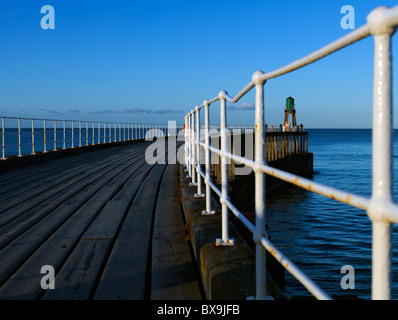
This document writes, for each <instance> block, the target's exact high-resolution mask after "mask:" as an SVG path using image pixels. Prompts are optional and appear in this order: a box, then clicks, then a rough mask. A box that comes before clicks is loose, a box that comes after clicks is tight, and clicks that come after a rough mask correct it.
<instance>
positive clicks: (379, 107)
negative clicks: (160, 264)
mask: <svg viewBox="0 0 398 320" xmlns="http://www.w3.org/2000/svg"><path fill="white" fill-rule="evenodd" d="M397 25H398V6H395V7H393V8H387V7H378V8H376V9H374V10H373V11H372V12H371V13H370V14H369V15H368V16H367V24H366V25H364V26H362V27H360V28H358V29H356V30H354V31H352V32H350V33H348V34H347V35H345V36H343V37H341V38H340V39H338V40H336V41H334V42H332V43H330V44H328V45H326V46H324V47H322V48H321V49H319V50H317V51H315V52H313V53H311V54H309V55H307V56H305V57H303V58H301V59H299V60H296V61H294V62H292V63H289V64H287V65H285V66H283V67H281V68H278V69H276V70H274V71H271V72H267V73H264V72H262V71H256V72H255V73H254V74H253V76H252V80H251V81H250V83H249V84H247V85H246V86H245V87H244V88H243V89H242V90H241V91H240V92H239V93H238V94H237V95H236V96H235V97H231V96H230V95H229V94H228V93H227V91H225V90H222V91H220V92H219V93H218V95H217V96H216V97H214V98H213V99H210V100H207V99H206V100H204V101H203V104H201V105H198V106H196V107H195V108H194V109H193V110H191V111H190V112H189V113H188V114H187V115H186V116H185V126H186V128H187V130H186V132H185V140H186V143H185V152H186V157H185V164H186V166H187V169H188V177H191V178H192V183H191V185H194V186H197V188H198V192H197V194H196V196H206V210H204V211H203V213H204V214H212V213H214V211H213V210H211V207H210V197H211V189H212V190H214V191H215V193H216V194H217V195H218V197H219V198H220V203H221V207H222V227H221V233H222V238H221V239H217V241H216V244H218V245H233V240H232V239H229V231H228V209H229V210H231V211H232V212H233V213H234V214H235V215H236V216H237V217H238V219H240V220H241V221H242V222H243V224H244V225H245V226H246V227H247V228H248V229H249V230H250V231H251V232H252V233H253V240H254V242H255V244H256V298H257V299H264V298H265V297H266V288H265V287H266V278H265V277H266V272H265V252H264V248H265V249H266V250H268V251H269V252H271V253H272V254H273V255H274V257H275V258H276V259H277V260H278V261H279V262H280V263H281V264H282V265H283V266H284V267H285V268H286V269H287V270H288V271H289V272H290V273H292V275H293V276H295V277H296V279H298V280H299V281H300V282H301V283H302V284H303V285H304V286H305V287H306V288H307V289H308V290H309V291H310V292H311V293H312V294H313V295H314V296H315V297H316V298H318V299H331V297H330V296H329V295H328V294H327V293H325V292H324V291H323V290H321V289H320V288H319V287H318V286H317V285H316V284H315V283H314V282H313V281H312V280H311V279H309V278H308V277H306V276H305V275H304V274H303V273H302V272H301V270H299V269H298V268H297V267H296V266H295V265H294V264H292V262H291V261H290V260H288V259H287V258H286V257H285V256H284V255H283V254H282V253H281V252H280V251H279V250H278V249H277V248H276V247H274V246H273V245H272V243H271V242H270V241H269V240H268V237H267V234H266V232H265V180H264V174H268V175H272V176H274V177H277V178H279V179H282V180H284V181H286V182H289V183H292V184H294V185H296V186H299V187H301V188H305V189H307V190H310V191H311V192H316V193H319V194H321V195H324V196H327V197H329V198H332V199H334V200H337V201H340V202H343V203H346V204H349V205H351V206H354V207H357V208H360V209H363V210H366V211H367V213H368V216H369V218H370V220H371V222H372V225H373V230H374V231H373V247H372V251H373V258H372V299H390V298H391V227H390V226H391V223H398V206H397V205H396V204H394V203H393V200H392V193H391V192H392V191H391V185H392V165H391V163H392V117H391V114H392V105H391V95H392V94H391V69H392V68H391V36H392V35H393V33H394V31H395V28H396V26H397ZM370 35H373V36H374V41H375V55H374V57H375V58H374V89H373V90H374V98H373V151H372V155H373V183H372V185H373V192H372V197H371V198H370V199H367V198H364V197H361V196H358V195H355V194H350V193H347V192H344V191H341V190H338V189H334V188H330V187H327V186H325V185H322V184H319V183H315V182H313V181H311V180H309V179H304V178H302V177H299V176H297V175H294V174H291V173H288V172H284V171H282V170H278V169H275V168H272V167H270V166H268V165H266V163H265V157H264V150H265V148H264V145H265V132H264V131H265V130H264V95H263V91H264V84H265V83H266V81H267V80H269V79H272V78H276V77H279V76H281V75H284V74H287V73H290V72H292V71H295V70H297V69H300V68H302V67H304V66H307V65H309V64H311V63H313V62H315V61H317V60H320V59H322V58H324V57H326V56H328V55H330V54H332V53H334V52H336V51H338V50H340V49H343V48H345V47H347V46H349V45H351V44H353V43H355V42H358V41H359V40H361V39H364V38H366V37H368V36H370ZM253 88H256V109H255V110H256V111H255V139H256V140H255V147H256V150H255V160H254V161H253V160H249V159H247V158H244V157H240V156H238V155H234V154H232V153H230V152H229V150H228V148H227V145H226V139H227V137H226V128H227V119H226V118H227V117H226V101H229V102H231V103H236V102H237V101H239V100H240V99H241V98H242V97H243V96H244V95H245V94H246V93H248V92H249V91H250V90H251V89H253ZM218 100H220V114H221V116H220V118H221V119H220V120H221V121H220V122H221V148H220V149H218V148H214V147H212V146H211V145H210V136H209V125H210V120H209V107H210V105H211V104H212V103H214V102H216V101H218ZM202 108H205V142H204V143H203V142H201V141H200V138H199V132H197V131H199V128H200V111H201V109H202ZM195 115H196V129H195ZM195 131H196V132H195ZM195 147H196V148H195ZM200 147H201V148H203V149H204V150H205V160H206V172H205V173H203V171H202V169H201V163H200V161H201V157H200ZM210 151H211V152H214V153H216V154H218V155H219V156H220V157H221V189H222V190H219V189H218V188H217V187H216V186H215V185H214V184H213V183H212V180H211V177H210V170H209V166H210ZM227 158H229V159H231V160H234V161H237V162H239V163H241V164H244V165H247V166H249V167H251V168H252V169H253V170H254V172H255V207H256V209H255V211H256V212H255V214H256V223H255V225H253V224H252V223H250V222H249V221H248V220H247V219H246V218H245V217H244V215H243V214H242V213H241V212H240V211H239V210H238V209H236V207H235V206H234V205H233V204H232V203H231V202H230V201H229V196H228V175H227V170H228V163H227V162H226V159H227ZM202 178H203V179H204V181H205V184H206V194H205V195H202V191H201V179H202ZM286 261H288V263H286Z"/></svg>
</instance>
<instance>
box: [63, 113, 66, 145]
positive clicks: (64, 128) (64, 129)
mask: <svg viewBox="0 0 398 320" xmlns="http://www.w3.org/2000/svg"><path fill="white" fill-rule="evenodd" d="M63 131H64V132H63V134H64V145H63V149H66V126H65V120H64V121H63Z"/></svg>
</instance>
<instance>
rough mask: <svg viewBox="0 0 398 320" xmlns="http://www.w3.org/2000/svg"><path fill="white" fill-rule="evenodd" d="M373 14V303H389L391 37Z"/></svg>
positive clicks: (382, 9) (380, 15)
mask: <svg viewBox="0 0 398 320" xmlns="http://www.w3.org/2000/svg"><path fill="white" fill-rule="evenodd" d="M385 10H387V7H379V8H376V9H375V10H373V11H372V12H371V13H370V14H369V15H368V17H367V21H368V27H369V31H370V33H371V34H372V35H373V36H374V44H375V54H374V78H373V86H374V87H373V130H372V167H373V169H372V174H373V182H372V197H371V200H370V204H369V207H368V216H369V218H370V219H371V221H372V228H373V235H372V299H374V300H379V299H380V300H389V299H391V223H390V221H389V220H388V219H386V217H385V215H384V212H383V211H384V210H383V209H384V208H385V207H386V206H388V205H389V204H390V203H391V202H392V201H393V200H392V132H393V131H392V94H391V83H392V81H391V35H392V34H393V32H394V29H393V28H392V27H390V26H389V25H388V24H387V22H386V20H385V18H384V12H385Z"/></svg>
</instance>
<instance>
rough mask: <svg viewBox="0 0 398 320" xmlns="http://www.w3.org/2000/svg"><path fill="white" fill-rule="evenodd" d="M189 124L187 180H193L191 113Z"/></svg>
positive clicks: (188, 118) (188, 119) (188, 117)
mask: <svg viewBox="0 0 398 320" xmlns="http://www.w3.org/2000/svg"><path fill="white" fill-rule="evenodd" d="M187 123H188V127H187V129H186V130H187V135H188V141H187V143H188V146H187V149H188V175H187V178H192V142H191V139H192V132H191V113H188V115H187Z"/></svg>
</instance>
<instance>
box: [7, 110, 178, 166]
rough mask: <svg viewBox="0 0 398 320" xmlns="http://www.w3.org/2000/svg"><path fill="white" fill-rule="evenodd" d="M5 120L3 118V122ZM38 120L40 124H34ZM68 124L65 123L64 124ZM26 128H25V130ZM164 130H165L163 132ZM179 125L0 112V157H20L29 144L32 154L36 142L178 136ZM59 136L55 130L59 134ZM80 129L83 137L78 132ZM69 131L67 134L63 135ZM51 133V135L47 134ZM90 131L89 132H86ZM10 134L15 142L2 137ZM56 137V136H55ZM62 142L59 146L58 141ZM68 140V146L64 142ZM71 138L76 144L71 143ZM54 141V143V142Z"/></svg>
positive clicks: (81, 143)
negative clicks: (9, 151) (24, 139)
mask: <svg viewBox="0 0 398 320" xmlns="http://www.w3.org/2000/svg"><path fill="white" fill-rule="evenodd" d="M6 120H7V122H6ZM10 121H12V122H14V121H16V123H14V126H10V125H8V126H7V125H6V124H9V122H10ZM22 121H24V122H28V123H29V124H28V125H26V126H24V127H23V126H21V123H22ZM38 123H40V126H37V124H38ZM67 124H68V127H67V126H66V125H67ZM6 127H7V130H9V129H13V130H14V129H15V132H14V131H13V132H7V131H6ZM26 130H29V131H26ZM164 130H166V132H164ZM182 132H183V125H182V124H177V123H176V122H175V121H169V122H168V123H167V124H163V123H147V122H127V121H123V122H121V121H100V120H65V119H48V118H27V117H9V116H0V135H1V151H0V153H1V157H0V160H7V156H17V157H22V156H23V155H27V154H28V153H25V154H22V147H25V146H31V153H30V154H31V155H36V154H37V152H38V150H37V148H35V146H37V145H42V146H43V150H41V151H42V152H43V153H47V152H48V151H49V150H48V149H47V146H48V145H49V144H50V145H52V146H53V149H52V151H57V150H58V149H61V148H62V149H70V148H72V149H73V148H76V147H82V146H88V145H97V144H104V143H112V142H120V141H130V140H137V139H149V138H154V137H155V136H165V135H167V136H174V135H175V136H177V135H180V136H182V135H183V134H182ZM61 133H63V137H62V138H61V137H60V136H58V135H57V134H59V135H61ZM82 133H84V137H83V135H82ZM67 134H68V135H69V137H68V138H67V136H66V135H67ZM26 135H31V137H32V139H31V142H29V143H27V142H22V137H23V136H26ZM37 135H40V136H42V137H43V140H42V141H38V140H37V139H35V138H36V137H37ZM50 135H52V139H51V136H50ZM89 135H90V136H89ZM10 136H14V137H15V139H16V144H10V143H9V141H10V140H6V138H8V137H10ZM57 138H59V139H57ZM61 142H62V144H63V145H62V146H61V145H60V144H61ZM67 142H68V146H67ZM74 142H77V143H78V144H77V145H75V144H74ZM57 143H58V144H57ZM9 148H17V152H16V154H7V155H6V149H9Z"/></svg>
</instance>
